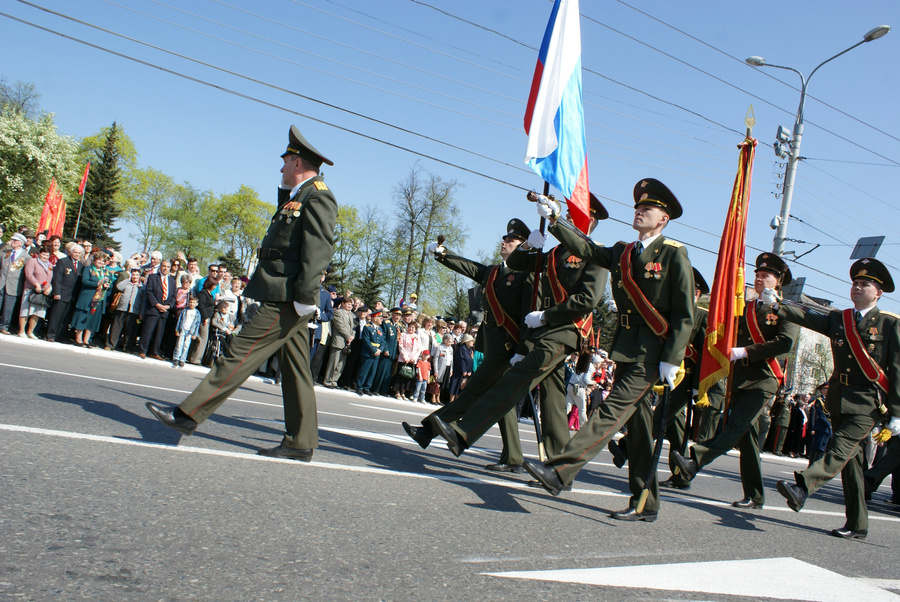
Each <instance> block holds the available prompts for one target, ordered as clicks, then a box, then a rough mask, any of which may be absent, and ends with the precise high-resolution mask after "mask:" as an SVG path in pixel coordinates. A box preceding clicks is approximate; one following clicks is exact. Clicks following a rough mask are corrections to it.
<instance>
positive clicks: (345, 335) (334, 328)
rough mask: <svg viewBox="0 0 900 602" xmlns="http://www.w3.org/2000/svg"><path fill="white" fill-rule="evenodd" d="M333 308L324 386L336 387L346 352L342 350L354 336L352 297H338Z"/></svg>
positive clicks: (342, 369)
mask: <svg viewBox="0 0 900 602" xmlns="http://www.w3.org/2000/svg"><path fill="white" fill-rule="evenodd" d="M335 303H336V304H337V307H336V309H335V310H334V318H333V319H332V320H331V342H330V343H329V347H330V349H329V353H328V363H327V365H326V366H325V381H324V382H325V386H326V387H328V388H329V389H336V388H337V386H338V384H337V383H338V379H339V378H340V377H341V373H342V372H343V371H344V360H345V359H346V358H347V354H346V353H344V351H345V350H346V349H347V346H348V345H350V343H351V342H352V341H353V338H354V336H355V332H356V331H355V330H354V316H353V299H352V298H350V297H339V298H338V299H336V300H335Z"/></svg>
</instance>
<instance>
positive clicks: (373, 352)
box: [356, 309, 386, 395]
mask: <svg viewBox="0 0 900 602" xmlns="http://www.w3.org/2000/svg"><path fill="white" fill-rule="evenodd" d="M369 317H370V318H371V319H372V321H371V322H369V323H368V324H366V325H365V326H364V327H363V329H362V337H361V340H362V343H361V347H360V352H359V353H360V360H359V376H358V377H357V387H356V393H357V394H358V395H370V394H371V393H372V382H373V381H374V380H375V372H376V371H377V370H378V362H379V361H380V358H381V356H382V355H385V354H386V351H385V350H384V330H382V328H381V323H382V322H383V321H384V315H383V310H381V309H376V310H375V311H373V312H372V314H371V316H369Z"/></svg>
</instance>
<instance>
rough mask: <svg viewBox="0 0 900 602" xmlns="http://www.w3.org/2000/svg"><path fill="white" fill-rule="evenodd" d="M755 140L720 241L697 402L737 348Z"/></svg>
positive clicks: (744, 154)
mask: <svg viewBox="0 0 900 602" xmlns="http://www.w3.org/2000/svg"><path fill="white" fill-rule="evenodd" d="M756 142H757V141H756V139H754V138H750V137H749V136H748V137H747V139H746V140H744V141H743V142H742V143H741V144H740V145H739V146H738V148H739V149H740V150H741V153H740V159H739V161H738V172H737V175H736V176H735V178H734V189H733V190H732V191H731V204H730V205H729V206H728V215H727V216H726V218H725V228H724V230H723V232H722V240H721V242H720V243H719V259H718V261H717V262H716V276H715V280H713V285H712V291H711V292H710V297H709V318H708V322H707V326H706V341H705V345H704V346H705V349H704V353H703V357H702V359H701V362H700V386H699V393H698V403H699V404H700V405H703V404H704V402H707V403H708V400H707V399H706V392H707V391H709V389H710V387H712V386H713V385H715V384H716V383H717V382H719V381H720V380H721V379H722V378H724V377H725V376H728V370H729V368H730V367H731V362H730V360H729V359H728V353H729V351H730V350H731V348H732V347H734V344H735V341H736V338H737V330H736V324H735V318H737V317H739V316H742V315H743V314H744V253H745V250H746V247H745V238H746V234H747V207H748V205H749V203H750V180H751V176H752V175H753V158H754V157H755V155H756Z"/></svg>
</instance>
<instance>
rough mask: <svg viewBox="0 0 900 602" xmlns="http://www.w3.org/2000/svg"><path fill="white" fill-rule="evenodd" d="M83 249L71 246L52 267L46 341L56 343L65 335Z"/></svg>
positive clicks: (77, 283) (79, 279)
mask: <svg viewBox="0 0 900 602" xmlns="http://www.w3.org/2000/svg"><path fill="white" fill-rule="evenodd" d="M83 253H84V249H83V248H82V246H81V245H77V244H74V243H73V244H71V245H69V247H68V254H67V255H66V256H65V257H63V258H62V259H60V260H58V261H57V262H56V265H55V266H53V279H52V280H51V281H50V288H51V290H52V293H53V305H51V306H50V317H49V318H48V319H47V340H48V341H51V342H52V341H57V340H58V339H59V338H60V335H65V333H66V330H67V326H68V323H69V315H70V313H71V311H70V310H71V308H72V300H73V299H74V298H75V291H76V289H77V287H78V285H79V282H80V281H81V271H82V270H83V269H84V266H83V265H82V264H81V256H82V254H83Z"/></svg>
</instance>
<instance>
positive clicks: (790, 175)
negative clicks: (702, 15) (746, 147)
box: [745, 25, 891, 255]
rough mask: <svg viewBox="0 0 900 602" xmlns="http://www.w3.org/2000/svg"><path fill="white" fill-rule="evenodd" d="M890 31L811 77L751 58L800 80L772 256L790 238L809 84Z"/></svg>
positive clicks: (881, 30)
mask: <svg viewBox="0 0 900 602" xmlns="http://www.w3.org/2000/svg"><path fill="white" fill-rule="evenodd" d="M890 30H891V28H890V26H889V25H879V26H878V27H876V28H874V29H872V30H870V31H869V32H867V33H866V35H864V36H863V39H862V41H861V42H857V43H856V44H854V45H853V46H851V47H850V48H847V49H846V50H843V51H841V52H839V53H837V54H836V55H834V56H833V57H831V58H830V59H828V60H826V61H823V62H821V63H819V65H818V66H817V67H816V68H815V69H813V70H812V71H811V72H810V74H809V77H804V76H803V74H802V73H800V71H798V70H797V69H794V68H793V67H785V66H783V65H774V64H771V63H767V62H766V59H764V58H763V57H761V56H751V57H749V58H747V59H746V60H745V62H746V63H747V64H748V65H750V66H752V67H774V68H775V69H786V70H787V71H793V72H794V73H796V74H797V75H799V76H800V83H801V86H800V106H799V108H798V109H797V116H796V118H795V119H794V132H793V139H792V140H790V141H785V142H786V144H787V145H788V147H789V148H790V155H789V157H788V164H787V169H786V170H785V177H784V191H783V193H782V201H781V213H780V214H779V215H778V216H776V217H775V219H774V220H773V224H774V223H777V229H776V232H775V240H774V243H773V247H772V252H773V253H775V254H776V255H782V254H783V253H784V239H785V236H786V235H787V223H788V218H789V217H790V212H791V199H792V198H793V196H794V179H795V178H796V175H797V163H799V162H800V143H801V142H802V140H803V107H804V104H805V103H806V88H807V86H808V85H809V80H810V79H812V76H813V75H814V74H815V73H816V71H818V70H819V68H820V67H822V65H824V64H826V63H830V62H831V61H833V60H834V59H836V58H837V57H839V56H841V55H842V54H846V53H848V52H850V51H851V50H853V49H854V48H856V47H857V46H860V45H862V44H865V43H866V42H871V41H872V40H877V39H878V38H880V37H883V36H885V35H886V34H887V33H888V32H889V31H890ZM777 147H778V143H777V142H776V148H777ZM776 152H777V150H776Z"/></svg>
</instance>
